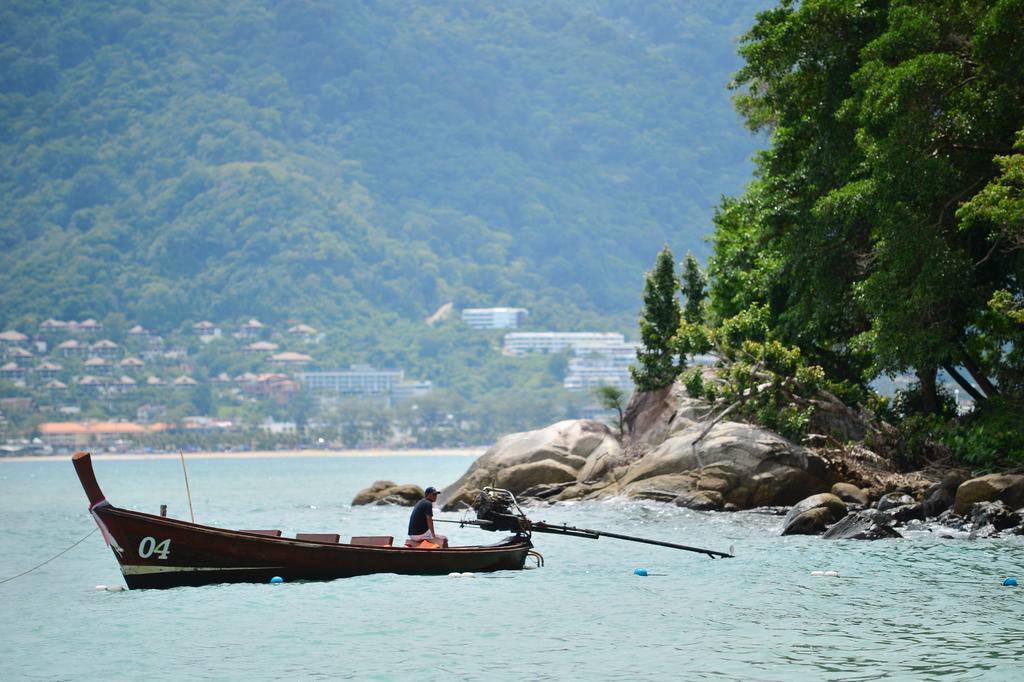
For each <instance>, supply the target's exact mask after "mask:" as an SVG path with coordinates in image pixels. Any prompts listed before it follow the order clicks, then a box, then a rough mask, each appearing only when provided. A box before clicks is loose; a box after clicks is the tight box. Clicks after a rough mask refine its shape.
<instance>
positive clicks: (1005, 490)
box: [953, 474, 1024, 516]
mask: <svg viewBox="0 0 1024 682" xmlns="http://www.w3.org/2000/svg"><path fill="white" fill-rule="evenodd" d="M997 500H998V501H1000V502H1005V503H1006V505H1007V506H1008V507H1010V508H1011V509H1018V508H1020V507H1024V475H1020V474H988V475H987V476H979V477H978V478H972V479H971V480H969V481H964V482H963V483H961V484H960V487H959V488H957V489H956V501H955V502H954V504H953V511H954V512H956V513H957V514H959V515H960V516H963V515H965V514H966V513H967V512H968V511H969V510H970V508H971V507H972V506H973V505H974V504H976V503H978V502H995V501H997Z"/></svg>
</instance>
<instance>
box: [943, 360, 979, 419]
mask: <svg viewBox="0 0 1024 682" xmlns="http://www.w3.org/2000/svg"><path fill="white" fill-rule="evenodd" d="M942 369H944V370H946V374H948V375H949V376H951V377H953V381H955V382H956V383H958V384H960V388H962V389H964V390H965V391H967V394H968V395H969V396H971V397H972V398H974V402H976V403H983V402H985V400H987V398H986V397H985V396H984V395H982V393H981V391H979V390H978V389H976V388H975V387H974V386H973V385H972V384H971V382H969V381H968V380H967V379H966V378H965V377H964V375H963V374H961V373H960V372H958V371H956V368H955V367H953V365H943V366H942ZM957 409H958V410H959V409H960V406H959V405H957Z"/></svg>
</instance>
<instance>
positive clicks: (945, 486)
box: [923, 471, 964, 519]
mask: <svg viewBox="0 0 1024 682" xmlns="http://www.w3.org/2000/svg"><path fill="white" fill-rule="evenodd" d="M963 482H964V476H963V474H961V473H960V472H957V471H953V472H950V473H948V474H946V475H945V476H944V477H943V478H942V480H941V481H940V482H938V483H935V484H934V485H932V486H931V488H929V489H928V490H927V491H926V492H925V496H924V505H923V511H924V515H925V518H929V519H931V518H935V517H936V516H938V515H939V514H941V513H942V512H944V511H946V510H947V509H949V508H950V507H952V506H953V504H954V503H955V502H956V491H957V488H959V487H960V484H961V483H963Z"/></svg>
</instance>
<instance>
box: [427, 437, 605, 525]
mask: <svg viewBox="0 0 1024 682" xmlns="http://www.w3.org/2000/svg"><path fill="white" fill-rule="evenodd" d="M621 458H622V447H621V445H619V443H618V439H617V438H616V436H615V434H614V433H613V432H612V431H611V429H609V428H608V427H607V426H606V425H605V424H602V423H601V422H598V421H593V420H589V419H580V420H566V421H562V422H558V423H557V424H552V425H551V426H548V427H546V428H543V429H538V430H536V431H527V432H524V433H514V434H511V435H508V436H505V437H504V438H502V439H501V440H499V441H498V442H497V443H496V444H495V445H494V447H492V448H491V449H489V450H488V451H487V452H485V453H484V454H483V455H482V456H481V457H480V458H479V459H477V460H476V462H474V463H473V465H472V466H470V468H469V469H468V470H467V471H466V473H465V474H463V475H462V478H460V479H459V480H458V481H456V482H455V483H453V484H452V485H450V486H448V487H447V488H445V489H444V491H442V493H441V497H440V503H441V508H442V509H444V510H452V509H458V508H460V507H463V506H466V505H469V504H472V502H473V501H474V500H475V499H476V494H477V491H479V490H480V489H481V488H484V487H486V486H492V487H495V488H505V489H506V490H510V491H512V493H513V494H516V495H519V494H522V493H523V492H525V491H527V490H530V489H535V488H537V486H541V485H550V484H561V483H573V482H577V481H579V482H581V483H582V482H585V481H590V480H592V479H595V478H596V479H601V478H602V477H604V476H606V475H607V474H608V472H609V471H610V470H611V468H613V466H614V464H615V463H618V462H619V461H620V460H621ZM581 479H582V480H581Z"/></svg>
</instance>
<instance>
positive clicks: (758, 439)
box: [604, 422, 836, 509]
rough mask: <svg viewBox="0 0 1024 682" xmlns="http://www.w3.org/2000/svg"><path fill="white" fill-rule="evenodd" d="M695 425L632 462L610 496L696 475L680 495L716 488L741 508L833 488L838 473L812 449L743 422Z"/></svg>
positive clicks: (777, 502) (788, 501) (790, 500)
mask: <svg viewBox="0 0 1024 682" xmlns="http://www.w3.org/2000/svg"><path fill="white" fill-rule="evenodd" d="M705 428H706V427H704V426H702V425H699V424H693V425H692V426H689V427H686V428H683V429H681V430H679V431H678V432H676V433H674V434H672V435H670V436H669V437H668V438H666V439H665V440H664V441H663V442H662V443H661V444H660V445H658V446H657V447H655V448H654V449H652V450H651V451H649V452H647V453H646V454H645V455H643V456H642V457H640V459H638V460H636V461H635V462H633V463H631V464H630V465H629V466H628V468H626V470H625V471H624V472H623V473H622V475H621V476H620V477H619V478H618V479H617V480H616V481H614V482H613V483H611V484H610V485H609V487H608V488H607V489H606V490H605V491H604V492H605V494H625V495H627V496H630V497H633V496H635V495H633V494H632V493H633V492H634V491H636V490H637V489H638V488H640V487H643V488H646V486H639V485H638V484H640V483H641V482H644V481H647V480H648V479H658V478H659V477H662V476H669V475H677V474H692V475H691V476H690V479H691V480H690V482H689V483H688V484H687V487H686V488H685V489H679V490H677V495H679V494H682V493H684V492H691V491H697V490H703V491H714V492H716V493H718V495H720V496H721V498H722V499H723V500H724V503H728V504H731V505H734V506H735V507H737V508H741V509H748V508H751V507H764V506H774V505H789V504H793V503H794V502H796V501H798V500H801V499H803V498H805V497H807V496H808V495H813V494H815V493H819V492H823V491H827V490H829V489H830V488H831V486H832V483H833V482H834V480H835V478H836V476H835V474H834V473H833V472H832V471H831V470H830V468H829V465H828V463H827V462H826V461H825V460H824V459H822V458H821V457H819V456H818V455H816V454H814V453H812V452H811V451H810V450H807V449H806V448H803V447H800V446H799V445H795V444H794V443H792V442H790V441H788V440H786V439H785V438H783V437H782V436H780V435H778V434H776V433H773V432H771V431H767V430H765V429H761V428H758V427H756V426H751V425H749V424H741V423H737V422H720V423H718V424H716V425H714V426H713V427H712V428H711V429H710V430H709V431H708V432H707V433H706V435H703V437H702V434H704V430H705Z"/></svg>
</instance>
